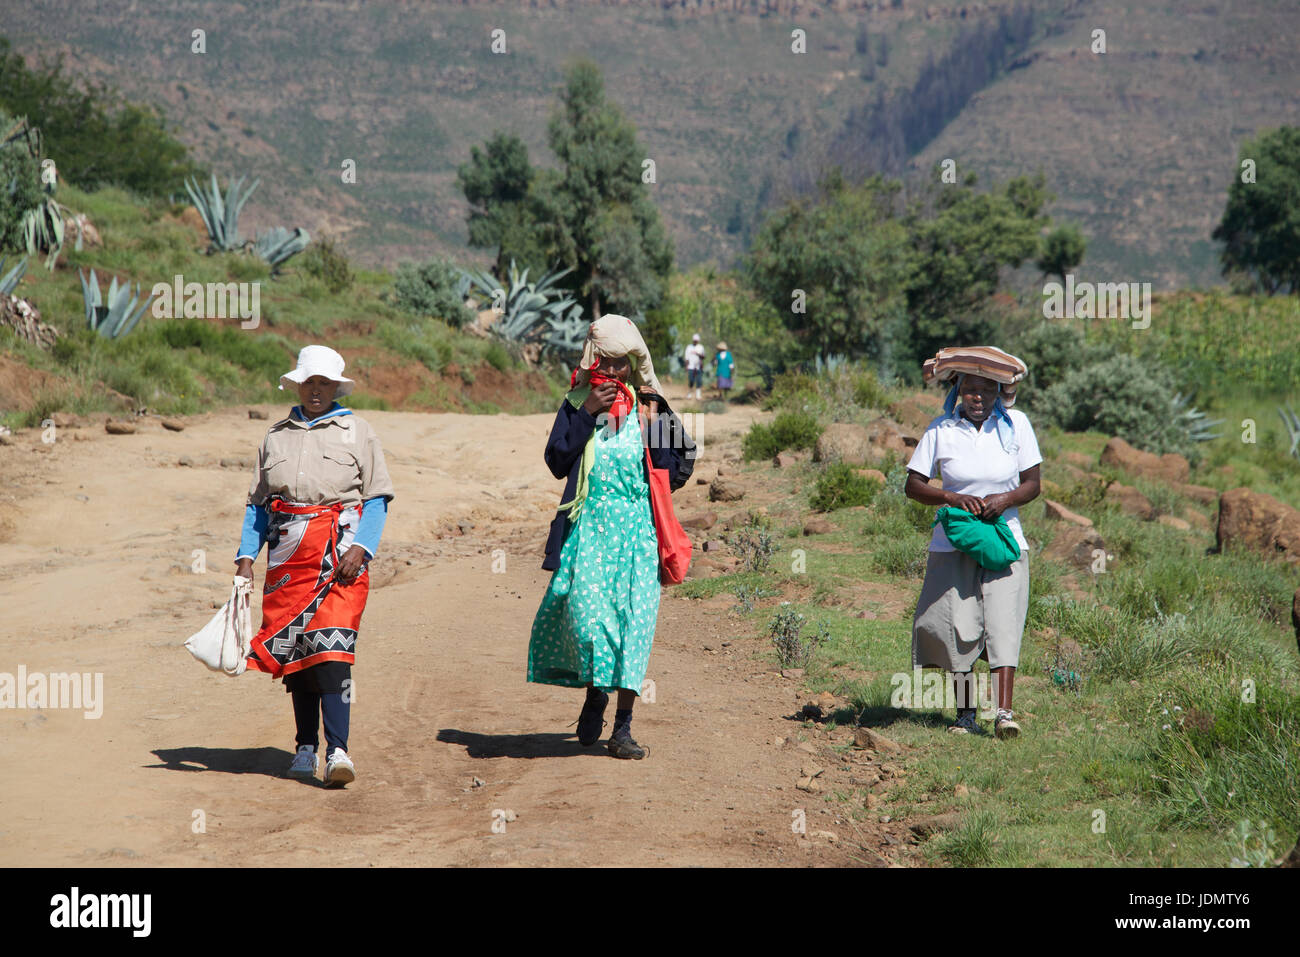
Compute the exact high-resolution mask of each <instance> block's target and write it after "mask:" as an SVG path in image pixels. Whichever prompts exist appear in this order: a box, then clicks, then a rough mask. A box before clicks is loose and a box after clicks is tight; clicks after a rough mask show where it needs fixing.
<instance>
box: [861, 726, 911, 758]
mask: <svg viewBox="0 0 1300 957" xmlns="http://www.w3.org/2000/svg"><path fill="white" fill-rule="evenodd" d="M853 746H854V747H855V748H870V749H871V750H872V751H884V752H886V753H887V754H900V753H902V750H903V746H902V745H901V744H899V743H898V742H897V741H893V740H891V739H889V738H887V737H885V736H884V735H883V734H880V733H879V732H878V731H876V730H874V729H873V728H858V730H857V731H855V732H854V733H853Z"/></svg>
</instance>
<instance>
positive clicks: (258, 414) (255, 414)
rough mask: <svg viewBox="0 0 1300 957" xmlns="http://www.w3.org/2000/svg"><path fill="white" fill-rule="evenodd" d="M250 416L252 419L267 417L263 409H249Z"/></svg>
mask: <svg viewBox="0 0 1300 957" xmlns="http://www.w3.org/2000/svg"><path fill="white" fill-rule="evenodd" d="M248 417H249V418H250V419H265V418H266V413H265V412H263V411H262V410H261V409H249V410H248Z"/></svg>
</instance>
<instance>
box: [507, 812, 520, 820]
mask: <svg viewBox="0 0 1300 957" xmlns="http://www.w3.org/2000/svg"><path fill="white" fill-rule="evenodd" d="M505 819H506V821H508V822H509V821H517V820H519V815H518V814H516V813H515V812H514V811H510V810H507V811H506V813H505Z"/></svg>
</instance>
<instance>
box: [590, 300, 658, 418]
mask: <svg viewBox="0 0 1300 957" xmlns="http://www.w3.org/2000/svg"><path fill="white" fill-rule="evenodd" d="M597 356H604V357H606V358H611V359H613V358H617V357H619V356H627V357H628V360H629V361H630V362H631V363H632V376H631V378H632V381H631V383H630V385H631V386H632V390H633V391H634V392H635V391H636V390H638V389H643V388H644V389H649V390H650V391H651V392H653V393H654V394H655V395H663V394H664V393H663V388H662V387H661V386H660V385H659V380H658V379H657V378H656V377H655V366H654V363H653V362H652V361H650V350H649V349H647V348H646V344H645V340H644V339H642V338H641V330H640V329H638V328H637V327H636V323H635V322H633V321H632V320H631V319H629V318H628V317H627V316H616V315H614V314H613V313H609V314H607V315H604V316H601V317H600V318H599V319H597V320H596V321H595V322H593V323H592V324H591V327H590V328H589V329H588V330H587V341H586V342H585V343H584V344H583V347H582V359H581V360H580V361H579V362H578V368H577V369H575V370H574V373H573V380H572V385H573V389H574V391H575V392H576V391H578V390H579V389H585V387H586V386H587V385H589V384H590V382H591V367H592V366H594V365H595V364H596V357H597ZM571 396H572V393H571ZM585 397H586V392H585V391H584V392H583V398H585ZM571 401H572V399H571ZM581 401H582V399H579V400H578V402H575V403H574V404H575V405H577V404H579V403H580V402H581Z"/></svg>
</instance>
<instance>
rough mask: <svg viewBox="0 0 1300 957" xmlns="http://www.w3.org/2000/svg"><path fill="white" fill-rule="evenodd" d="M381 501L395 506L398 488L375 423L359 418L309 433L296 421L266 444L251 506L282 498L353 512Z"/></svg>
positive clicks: (274, 430) (333, 421) (273, 431)
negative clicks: (338, 505)
mask: <svg viewBox="0 0 1300 957" xmlns="http://www.w3.org/2000/svg"><path fill="white" fill-rule="evenodd" d="M380 495H382V496H384V497H385V498H387V499H389V500H390V501H391V500H392V498H393V482H392V479H390V478H389V477H388V466H387V465H386V464H385V463H384V451H383V449H382V448H380V446H379V438H378V436H376V435H375V432H374V430H373V429H372V428H371V427H370V423H369V422H367V421H366V420H365V419H363V418H361V417H360V416H359V415H356V414H355V413H354V414H352V415H333V416H330V417H329V418H328V419H323V420H321V421H319V422H317V423H316V424H315V425H313V426H310V427H308V425H307V423H306V422H303V421H301V420H299V419H297V418H295V417H294V416H292V415H290V416H289V417H288V418H285V419H281V420H280V421H279V422H277V423H275V425H273V426H271V428H270V430H269V431H268V432H267V433H266V438H265V439H263V440H262V447H261V448H260V449H259V450H258V453H257V475H256V476H254V478H253V484H252V486H251V487H250V488H249V490H248V504H249V505H265V504H266V500H267V499H268V498H270V497H272V496H279V497H280V498H283V499H285V500H286V501H289V502H297V503H299V504H302V505H333V504H335V503H336V502H337V503H341V504H343V505H344V506H347V507H350V506H353V505H356V504H358V503H360V502H364V501H366V500H367V499H372V498H375V497H376V496H380Z"/></svg>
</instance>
